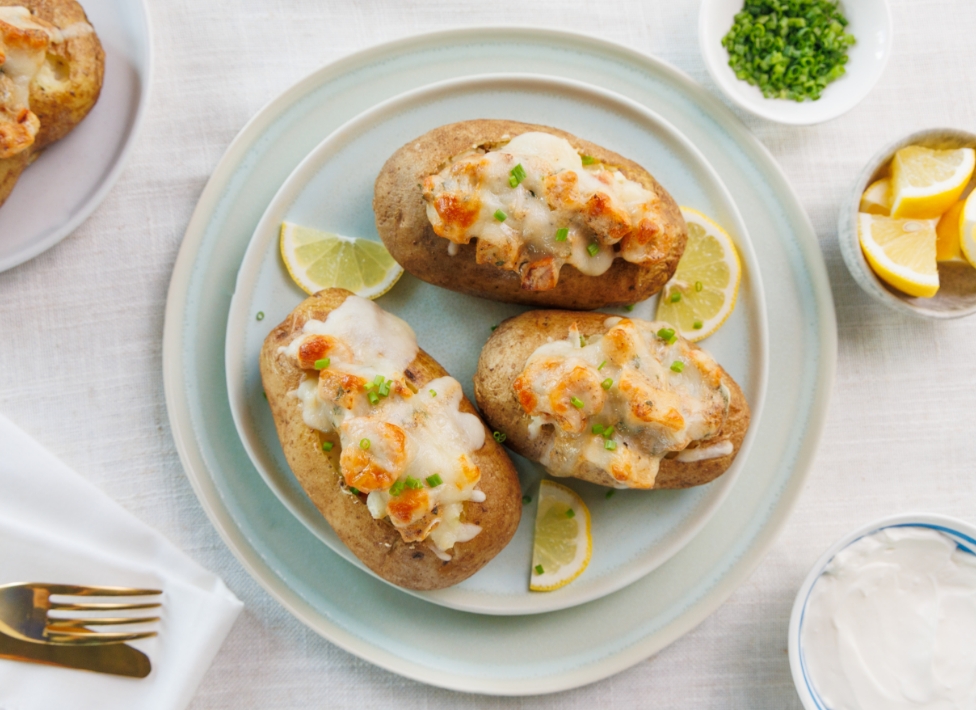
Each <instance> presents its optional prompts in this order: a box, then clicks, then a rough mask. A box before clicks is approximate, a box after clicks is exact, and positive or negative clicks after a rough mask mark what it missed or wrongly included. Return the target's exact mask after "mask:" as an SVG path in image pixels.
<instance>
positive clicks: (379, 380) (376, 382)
mask: <svg viewBox="0 0 976 710" xmlns="http://www.w3.org/2000/svg"><path fill="white" fill-rule="evenodd" d="M385 381H386V378H385V377H383V375H377V376H376V377H374V378H373V384H374V385H376V386H377V387H379V386H380V385H381V384H383V383H384V382H385Z"/></svg>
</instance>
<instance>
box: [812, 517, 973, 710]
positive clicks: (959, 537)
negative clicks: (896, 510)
mask: <svg viewBox="0 0 976 710" xmlns="http://www.w3.org/2000/svg"><path fill="white" fill-rule="evenodd" d="M888 528H928V529H930V530H936V531H938V532H940V533H942V534H944V535H946V536H947V537H950V538H952V539H953V540H954V541H955V543H956V548H957V549H959V550H962V551H963V552H968V553H969V554H970V555H974V556H976V539H974V538H973V537H971V536H969V535H967V534H965V533H962V532H959V531H958V530H956V529H954V528H950V527H946V526H945V525H935V524H933V523H922V522H915V523H886V524H884V525H879V526H877V527H872V528H871V529H870V530H869V531H867V532H864V533H861V534H860V535H858V536H857V537H855V538H853V539H851V540H849V541H848V542H847V543H846V544H844V545H843V546H841V547H840V548H838V549H837V550H835V551H834V553H833V554H832V555H831V556H830V558H829V559H827V561H826V562H824V563H823V564H822V565H821V566H820V569H819V571H818V572H817V576H816V577H814V580H813V583H812V584H811V585H810V588H809V589H807V594H806V597H804V599H803V607H802V610H801V611H800V623H799V625H798V626H797V629H796V637H797V638H796V647H797V651H798V655H799V658H800V673H801V675H802V676H803V682H804V683H805V684H806V688H807V692H808V693H809V694H810V697H811V698H812V699H813V702H814V703H815V704H816V706H817V708H818V710H831V708H829V707H828V706H827V704H826V703H824V701H823V699H822V698H821V697H820V694H819V693H818V692H817V689H816V688H815V687H814V685H813V683H812V682H811V680H810V676H809V674H808V673H807V662H806V654H805V653H804V650H803V644H802V643H801V639H802V638H803V619H804V617H805V616H806V613H807V604H808V603H809V601H810V594H811V593H812V592H813V588H814V587H815V586H817V580H819V579H820V577H821V576H822V575H823V573H824V570H826V569H827V566H828V565H829V564H830V563H831V562H833V560H834V558H835V557H836V556H837V554H838V553H839V552H841V551H842V550H846V549H847V548H848V547H850V546H851V545H853V544H854V543H855V542H857V541H858V540H861V539H863V538H865V537H868V536H869V535H874V534H875V533H879V532H881V531H882V530H887V529H888ZM961 543H965V544H961Z"/></svg>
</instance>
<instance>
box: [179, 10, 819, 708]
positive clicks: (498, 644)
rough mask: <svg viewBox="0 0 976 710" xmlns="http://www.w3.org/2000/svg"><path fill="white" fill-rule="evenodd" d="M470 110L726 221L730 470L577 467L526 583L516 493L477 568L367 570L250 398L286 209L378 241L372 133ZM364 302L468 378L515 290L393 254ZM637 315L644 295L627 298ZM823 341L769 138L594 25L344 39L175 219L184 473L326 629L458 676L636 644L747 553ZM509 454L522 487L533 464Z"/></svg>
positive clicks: (629, 655) (795, 431)
mask: <svg viewBox="0 0 976 710" xmlns="http://www.w3.org/2000/svg"><path fill="white" fill-rule="evenodd" d="M499 72H504V73H499ZM486 117H490V118H511V119H515V120H520V121H527V122H531V123H540V124H545V125H552V126H556V127H559V128H562V129H565V130H568V131H570V132H572V133H574V134H576V135H579V136H582V137H585V138H587V139H589V140H592V141H594V142H596V143H599V144H601V145H604V146H606V147H607V148H609V149H611V150H614V151H616V152H618V153H621V154H623V155H626V156H628V157H630V158H632V159H634V160H636V161H637V162H638V163H640V164H642V165H644V166H645V167H646V168H648V169H649V170H650V171H651V172H652V173H653V174H654V175H655V177H657V178H658V180H659V181H660V182H661V183H662V184H663V185H664V186H665V187H666V188H667V189H668V190H669V192H671V194H672V195H674V196H675V198H676V199H677V201H678V202H679V203H680V204H682V205H688V206H691V207H695V208H696V209H699V210H700V211H702V212H704V213H706V214H707V215H709V216H711V217H713V218H714V219H716V220H717V221H718V222H719V223H721V224H722V225H723V226H725V227H726V229H727V230H728V231H729V232H730V233H731V234H732V236H733V238H734V239H735V240H736V244H737V247H738V249H739V252H740V254H741V255H742V257H743V264H744V268H745V272H746V274H745V279H744V281H743V285H742V290H741V292H740V300H739V304H738V306H737V309H736V311H735V313H734V314H733V316H732V318H731V319H730V320H729V321H728V322H727V323H726V325H725V326H724V327H723V329H722V330H721V331H720V332H719V333H718V334H717V335H715V336H713V337H712V338H710V339H709V340H707V341H706V342H705V343H704V345H705V347H706V348H707V349H709V350H710V351H712V352H713V354H715V355H716V357H717V359H718V360H719V361H721V362H722V363H723V365H725V367H726V369H727V370H729V372H730V373H731V374H732V376H733V377H734V378H735V379H736V380H737V381H738V382H739V383H740V384H741V385H742V386H743V390H744V391H745V393H746V397H747V399H748V400H749V402H750V405H751V407H752V410H753V424H752V427H751V429H750V432H749V436H748V438H747V441H746V444H745V446H744V447H743V450H742V453H740V455H739V457H738V458H737V460H736V463H735V465H734V467H733V469H732V470H731V471H730V472H729V473H727V474H726V475H725V476H723V477H722V478H720V479H719V480H718V481H716V482H715V483H713V484H710V485H708V486H704V487H701V488H697V489H690V490H687V491H654V492H638V491H627V492H624V493H620V494H618V495H617V496H614V497H613V498H612V499H607V498H605V496H604V495H603V490H602V489H598V488H597V487H594V486H590V485H588V484H585V483H582V482H576V481H573V482H571V485H572V486H573V487H574V488H575V489H576V490H577V491H578V492H579V493H580V494H581V495H582V496H583V498H584V500H585V501H586V503H587V505H588V506H589V508H590V510H591V512H592V515H593V538H594V552H593V560H592V562H591V564H590V567H589V568H588V569H587V571H586V572H585V573H584V574H583V576H581V577H580V578H579V579H578V580H576V581H575V582H574V583H573V584H571V585H569V586H568V587H565V588H563V589H561V590H558V591H556V592H552V593H546V594H531V593H529V592H528V574H529V561H530V558H531V544H532V540H531V538H532V527H533V522H534V521H533V512H534V511H533V506H531V505H530V506H527V507H526V509H525V511H524V515H523V519H522V524H521V527H520V528H519V531H518V533H517V535H516V537H515V539H514V540H513V541H512V542H511V543H510V545H509V546H508V547H507V548H506V549H505V551H504V552H503V553H502V554H501V555H499V556H498V557H497V558H496V559H494V560H493V561H492V562H491V563H489V565H488V566H487V567H485V568H484V569H483V570H482V571H481V572H479V573H478V574H476V575H475V576H474V577H472V578H470V579H469V580H466V581H465V582H463V583H462V584H460V585H458V586H456V587H453V588H451V589H448V590H443V591H439V592H433V593H422V594H409V593H407V592H404V591H403V590H400V589H397V588H394V587H391V586H390V585H388V584H387V583H386V582H384V581H382V580H380V579H378V578H376V577H374V576H373V575H372V574H370V573H369V572H368V571H366V570H365V568H363V567H362V566H361V565H360V564H359V563H358V561H357V560H356V559H355V558H354V557H352V556H351V554H350V553H349V552H348V551H347V550H346V549H345V548H344V547H343V546H342V545H341V543H339V542H338V540H337V538H336V536H335V534H334V533H333V532H332V530H331V529H330V528H329V527H328V525H327V524H326V523H325V521H324V520H323V519H322V517H321V516H320V515H319V514H318V512H317V511H316V510H315V508H314V507H313V506H312V504H311V502H310V501H309V500H308V499H307V498H306V497H305V495H304V493H303V492H302V491H301V488H300V487H299V486H298V484H297V482H296V481H295V480H294V478H293V476H292V475H291V473H290V472H289V470H288V467H287V465H286V463H285V461H284V457H283V455H282V453H281V450H280V447H279V445H278V442H277V438H276V436H275V433H274V427H273V423H272V422H271V417H270V412H269V411H268V408H267V404H266V402H264V399H263V397H262V389H261V384H260V378H259V375H258V367H257V362H258V358H257V353H258V350H259V348H260V344H261V342H262V341H263V339H264V337H265V335H266V334H267V332H268V330H269V329H270V328H271V327H273V326H274V324H276V323H277V322H279V321H280V320H281V319H282V318H284V316H285V315H286V314H287V313H288V312H290V311H291V309H292V308H294V306H295V305H297V304H298V303H299V302H300V301H301V300H302V298H303V296H304V294H303V293H302V292H301V291H300V290H298V289H297V287H295V286H294V284H293V283H292V282H291V280H290V279H289V277H288V275H287V272H286V271H285V269H284V267H283V265H282V264H281V262H280V257H279V256H278V248H277V234H278V228H279V227H280V225H281V222H282V221H284V220H286V219H287V220H289V221H293V222H298V223H301V224H304V225H307V226H310V227H316V228H320V229H327V230H329V231H335V232H339V233H344V234H351V235H357V236H365V237H372V238H376V230H375V226H374V224H373V215H372V210H371V202H372V188H373V181H374V180H375V177H376V175H377V173H378V172H379V169H380V167H381V166H382V164H383V163H384V162H385V160H386V159H387V158H388V157H389V155H390V154H392V153H393V152H394V150H396V149H397V148H398V147H399V146H401V145H402V144H404V143H406V142H407V141H409V140H410V139H412V138H415V137H416V136H419V135H420V134H422V133H424V132H426V131H427V130H429V129H430V128H432V127H434V126H438V125H441V124H444V123H449V122H452V121H459V120H465V119H473V118H486ZM679 128H680V130H679ZM235 284H236V285H235ZM379 303H380V305H381V306H383V307H384V308H386V309H388V310H391V311H392V312H394V313H396V314H397V315H399V316H401V317H403V318H404V319H405V320H407V321H408V322H409V323H410V324H411V325H412V326H413V328H414V329H415V330H416V331H417V334H418V339H419V341H420V342H421V343H423V344H424V348H425V349H426V350H427V351H428V352H430V353H431V354H432V355H433V356H434V357H435V358H437V359H438V360H439V361H440V362H441V363H442V364H443V365H444V366H445V367H446V368H447V369H448V370H449V371H450V372H451V373H452V374H453V375H454V376H455V377H456V378H457V379H458V380H460V381H461V382H462V384H464V385H465V387H466V389H467V393H468V395H469V397H470V396H471V376H472V374H473V373H474V370H475V365H476V363H477V358H478V354H479V352H480V350H481V347H482V345H483V344H484V341H485V340H486V339H487V337H488V335H489V334H490V330H491V326H492V325H494V324H496V323H498V322H500V321H501V320H502V319H504V318H506V317H508V316H510V315H514V314H516V313H518V312H520V311H521V310H525V309H524V308H521V307H517V306H510V305H505V304H498V303H493V302H488V301H484V300H481V299H477V298H473V297H467V296H461V295H458V294H456V293H453V292H445V291H442V290H440V289H438V288H436V287H433V286H430V285H428V284H425V283H422V282H420V281H418V280H416V279H413V278H412V277H410V276H409V275H405V276H404V277H403V279H402V280H401V281H400V282H399V283H398V284H397V285H396V286H395V287H394V289H393V290H392V291H391V292H390V293H388V294H387V295H385V296H383V297H382V298H381V300H380V301H379ZM259 312H260V313H262V314H263V316H262V318H261V319H260V320H259V319H258V316H257V314H258V313H259ZM653 312H654V303H653V301H651V302H646V303H644V304H640V305H638V307H637V308H636V309H635V311H634V315H636V316H639V317H647V318H651V317H653ZM767 323H768V324H769V326H770V329H771V333H770V334H771V337H769V338H767ZM225 333H226V339H225V338H224V337H222V336H223V335H224V334H225ZM835 343H836V332H835V324H834V316H833V305H832V303H831V300H830V292H829V287H828V284H827V279H826V275H825V270H824V265H823V262H822V260H821V257H820V254H819V250H818V247H817V244H816V239H815V236H814V234H813V231H812V229H811V227H810V224H809V222H808V220H807V218H806V216H805V214H804V213H803V211H802V209H801V208H800V206H799V203H798V201H797V200H796V197H795V196H794V195H793V194H792V192H791V191H790V189H789V187H788V186H787V183H786V180H785V178H783V176H782V175H781V173H780V172H779V170H778V168H777V167H776V166H775V164H774V163H773V161H772V160H771V158H770V157H769V156H768V154H767V153H766V152H765V151H764V150H763V149H762V147H761V146H760V145H759V144H758V142H757V141H756V140H755V139H754V138H753V137H752V136H751V135H750V134H748V132H747V131H746V130H745V129H744V128H743V127H742V126H741V124H740V123H739V122H738V121H737V120H736V119H735V118H734V116H733V115H732V114H731V113H730V112H729V111H728V110H727V109H726V108H725V107H724V106H722V105H721V104H719V103H717V102H716V101H715V100H714V99H712V98H711V97H709V96H708V95H707V94H706V93H705V92H704V91H703V90H702V89H701V88H700V87H698V86H697V85H696V84H694V82H692V81H691V80H690V79H688V78H686V77H684V76H682V75H681V74H679V73H678V72H676V71H675V70H674V69H672V68H670V67H668V66H666V65H664V64H662V63H660V62H658V61H656V60H654V59H651V58H649V57H646V56H644V55H640V54H637V53H635V52H631V51H629V50H626V49H624V48H621V47H618V46H615V45H612V44H608V43H604V42H600V41H597V40H593V39H592V38H585V37H581V36H576V35H570V34H565V33H557V32H549V31H537V30H513V29H497V30H485V29H479V30H466V31H455V32H448V33H439V34H435V35H428V36H424V37H419V38H413V39H410V40H406V41H401V42H398V43H395V44H390V45H384V46H381V47H378V48H374V49H372V50H368V51H366V52H363V53H361V54H358V55H355V56H353V57H350V58H347V59H345V60H343V61H342V62H340V63H338V64H335V65H332V66H329V67H326V68H324V69H322V70H320V71H319V72H317V73H316V74H314V75H312V76H311V77H309V78H308V79H306V80H305V81H303V82H302V83H300V84H299V85H297V86H295V87H293V88H292V89H290V90H289V91H287V92H286V93H284V94H283V95H282V96H280V97H279V98H278V99H276V100H275V101H274V102H272V103H271V104H270V105H269V106H268V107H266V108H265V109H264V110H262V111H261V113H259V114H258V115H257V116H256V117H255V118H254V119H253V120H252V121H251V123H250V124H249V125H248V126H247V127H246V128H245V129H244V130H243V131H242V132H241V134H240V135H239V136H238V138H237V139H236V140H235V141H234V143H233V144H232V146H231V147H230V148H229V149H228V152H227V154H226V155H225V156H224V158H223V160H222V161H221V163H220V165H219V166H218V167H217V169H216V171H215V172H214V175H213V176H212V178H211V180H210V183H209V184H208V186H207V188H206V190H205V191H204V194H203V196H202V197H201V200H200V203H199V205H198V206H197V210H196V212H195V214H194V216H193V219H192V221H191V223H190V226H189V228H188V230H187V234H186V237H185V240H184V244H183V248H182V250H181V252H180V256H179V259H178V262H177V266H176V270H175V273H174V276H173V282H172V285H171V289H170V297H169V303H168V308H167V318H166V333H165V343H164V364H165V374H166V394H167V402H168V406H169V411H170V419H171V422H172V425H173V430H174V432H175V433H176V436H177V442H178V446H179V448H180V453H181V456H182V459H183V462H184V465H185V467H186V469H187V472H188V475H189V477H190V479H191V481H192V482H193V485H194V487H195V490H196V492H197V494H198V496H199V497H200V499H201V502H202V503H203V505H204V507H205V509H206V510H207V512H208V514H209V515H210V517H211V519H212V520H213V522H214V524H215V525H216V526H217V528H218V530H220V532H221V533H222V535H223V536H224V538H225V540H226V541H227V543H228V545H229V546H230V547H231V549H232V550H233V551H234V552H235V554H236V555H237V556H238V558H239V559H240V560H241V561H242V563H243V564H244V565H245V566H246V567H247V568H248V569H249V571H250V572H251V574H253V575H254V577H255V578H256V579H257V580H258V581H259V582H260V583H261V584H263V585H264V586H265V588H266V589H268V591H269V592H271V593H272V594H273V595H275V596H276V597H277V598H278V599H279V600H280V601H281V602H282V603H283V604H284V605H285V606H286V607H287V608H288V609H289V610H290V611H291V612H292V613H294V614H295V615H296V616H297V617H298V618H299V619H301V620H302V621H303V622H304V623H306V624H308V625H309V626H310V627H311V628H313V629H315V630H316V631H318V632H319V633H321V634H322V635H323V636H325V637H326V638H328V639H330V640H331V641H333V642H334V643H336V644H338V645H340V646H342V647H343V648H346V649H348V650H349V651H351V652H353V653H356V654H357V655H359V656H361V657H363V658H365V659H367V660H369V661H372V662H374V663H376V664H378V665H381V666H383V667H386V668H388V669H390V670H393V671H395V672H398V673H402V674H404V675H408V676H410V677H411V678H414V679H418V680H422V681H425V682H429V683H433V684H436V685H441V686H445V687H451V688H456V689H458V690H466V691H475V692H492V693H502V694H524V693H533V692H549V691H554V690H560V689H565V688H569V687H573V686H576V685H581V684H583V683H587V682H591V681H593V680H596V679H599V678H602V677H605V676H607V675H610V674H611V673H614V672H616V671H619V670H621V669H623V668H626V667H627V666H629V665H632V664H633V663H636V662H637V661H639V660H641V659H643V658H645V657H647V656H648V655H650V654H651V653H654V652H655V651H657V650H659V649H660V648H662V647H663V646H664V645H666V644H667V643H669V642H671V641H673V640H674V639H675V638H677V637H678V636H680V635H681V634H682V633H684V632H685V631H687V630H688V629H690V628H691V627H693V626H694V625H695V624H697V623H698V622H700V621H701V620H702V619H703V618H704V617H705V616H706V615H707V614H708V613H710V612H711V611H712V610H713V609H714V608H716V607H717V606H718V604H720V603H721V602H722V601H723V600H724V599H725V598H726V597H727V596H728V595H729V594H730V593H731V592H732V590H733V589H734V588H735V587H736V586H737V584H738V583H739V582H740V581H741V580H742V579H743V578H744V577H745V576H746V575H747V574H748V573H749V572H750V571H751V570H752V569H753V567H754V566H755V565H756V564H757V563H758V561H759V559H760V557H761V555H762V552H763V551H764V550H765V549H766V547H767V546H768V545H769V543H770V542H771V541H772V539H773V537H774V535H775V533H776V531H777V530H778V528H779V527H780V525H781V524H782V522H783V520H784V519H785V516H786V514H787V513H788V511H789V509H790V508H791V506H792V504H793V501H794V500H795V498H796V496H797V494H798V493H799V491H800V489H801V487H802V482H803V478H804V476H805V473H806V471H807V468H808V465H809V462H810V458H811V456H812V453H813V450H814V447H815V444H816V440H817V438H818V435H819V432H820V428H821V424H822V421H823V417H824V413H825V405H826V397H827V394H828V393H829V389H830V384H831V381H832V376H833V367H834V360H835V349H836V344H835ZM516 464H517V466H518V468H519V471H520V473H521V475H522V482H523V488H524V489H525V490H526V493H527V494H528V495H529V496H532V497H533V498H534V497H535V496H534V493H533V491H534V489H535V488H536V487H537V486H538V480H539V478H540V476H541V472H540V470H539V469H538V467H536V466H535V465H533V464H531V463H529V462H527V461H524V460H517V461H516Z"/></svg>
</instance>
